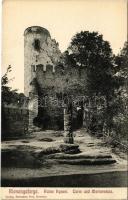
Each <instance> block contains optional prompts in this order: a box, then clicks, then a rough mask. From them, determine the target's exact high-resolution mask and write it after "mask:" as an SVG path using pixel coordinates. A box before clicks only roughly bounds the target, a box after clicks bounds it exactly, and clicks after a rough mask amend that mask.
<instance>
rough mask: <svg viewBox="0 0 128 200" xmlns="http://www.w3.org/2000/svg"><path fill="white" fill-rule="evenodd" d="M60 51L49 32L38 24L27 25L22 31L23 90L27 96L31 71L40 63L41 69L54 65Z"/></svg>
mask: <svg viewBox="0 0 128 200" xmlns="http://www.w3.org/2000/svg"><path fill="white" fill-rule="evenodd" d="M60 56H61V52H60V50H59V47H58V43H57V42H56V41H55V40H54V39H51V36H50V33H49V32H48V31H47V30H46V29H44V28H42V27H39V26H33V27H29V28H27V29H26V30H25V32H24V92H25V95H26V96H29V91H30V82H31V81H32V79H33V77H32V72H33V71H35V70H36V67H37V66H39V65H40V67H41V69H42V71H43V70H44V71H45V70H46V66H47V65H52V66H53V67H54V66H55V65H56V62H58V60H59V59H60Z"/></svg>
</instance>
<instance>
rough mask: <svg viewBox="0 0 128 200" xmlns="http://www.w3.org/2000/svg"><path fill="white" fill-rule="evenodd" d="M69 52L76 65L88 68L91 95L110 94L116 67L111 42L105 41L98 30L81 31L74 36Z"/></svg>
mask: <svg viewBox="0 0 128 200" xmlns="http://www.w3.org/2000/svg"><path fill="white" fill-rule="evenodd" d="M68 52H69V56H68V58H70V59H69V60H73V61H74V63H75V65H74V67H85V68H86V69H87V92H88V93H89V94H90V93H91V95H92V94H98V93H100V94H102V95H108V94H109V95H110V91H111V90H112V89H113V87H112V85H113V84H114V79H113V73H114V67H113V54H112V50H111V47H110V44H109V42H107V41H104V40H103V36H102V35H99V34H98V33H97V32H89V31H81V32H80V33H77V34H76V35H75V36H74V37H73V38H72V41H71V44H70V46H69V48H68ZM67 60H68V59H67ZM74 63H73V64H74Z"/></svg>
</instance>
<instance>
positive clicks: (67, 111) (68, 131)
mask: <svg viewBox="0 0 128 200" xmlns="http://www.w3.org/2000/svg"><path fill="white" fill-rule="evenodd" d="M64 142H65V143H69V144H73V143H74V138H73V130H72V103H70V104H69V105H66V106H65V107H64Z"/></svg>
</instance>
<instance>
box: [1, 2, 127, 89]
mask: <svg viewBox="0 0 128 200" xmlns="http://www.w3.org/2000/svg"><path fill="white" fill-rule="evenodd" d="M35 25H37V26H42V27H44V28H46V29H48V30H49V32H50V34H51V37H52V38H55V39H56V41H57V42H59V47H60V50H61V51H62V52H63V51H65V50H66V49H67V47H68V45H69V43H70V41H71V38H72V37H73V36H74V35H75V34H76V33H77V32H80V31H81V30H85V31H97V32H99V33H100V34H103V39H104V40H107V41H109V42H110V44H111V47H112V49H113V52H114V53H115V54H118V53H119V52H120V49H121V48H122V47H123V45H124V42H125V41H126V40H127V0H3V27H2V30H3V34H2V41H3V45H2V73H3V74H4V73H5V71H6V68H7V67H8V65H11V66H12V72H11V73H10V76H9V77H11V78H12V77H14V80H13V81H12V82H10V85H11V86H12V88H13V89H18V90H19V92H23V91H24V35H23V33H24V30H25V29H26V28H27V27H29V26H35Z"/></svg>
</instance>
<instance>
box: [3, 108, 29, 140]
mask: <svg viewBox="0 0 128 200" xmlns="http://www.w3.org/2000/svg"><path fill="white" fill-rule="evenodd" d="M28 115H29V112H28V109H27V108H24V107H18V106H9V105H8V106H7V105H6V106H3V107H2V138H6V137H12V136H13V137H14V136H18V135H23V134H26V133H27V129H28V119H29V118H28Z"/></svg>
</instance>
